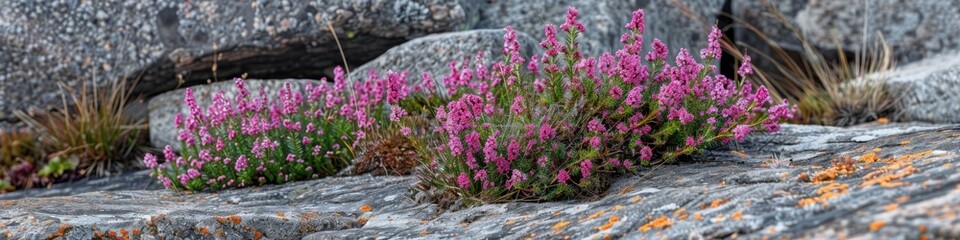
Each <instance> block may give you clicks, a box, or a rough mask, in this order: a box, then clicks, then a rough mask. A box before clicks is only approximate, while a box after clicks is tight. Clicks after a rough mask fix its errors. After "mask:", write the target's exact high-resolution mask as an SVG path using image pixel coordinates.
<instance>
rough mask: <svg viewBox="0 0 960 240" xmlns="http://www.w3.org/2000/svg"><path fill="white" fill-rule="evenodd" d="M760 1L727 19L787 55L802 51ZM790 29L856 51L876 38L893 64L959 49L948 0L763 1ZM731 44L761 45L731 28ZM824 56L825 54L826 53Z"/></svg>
mask: <svg viewBox="0 0 960 240" xmlns="http://www.w3.org/2000/svg"><path fill="white" fill-rule="evenodd" d="M764 2H767V1H760V0H733V2H732V9H731V10H732V14H733V15H734V16H736V17H738V18H741V19H743V20H744V21H746V22H747V23H750V24H752V25H755V26H756V27H757V28H758V29H759V30H761V31H763V32H764V33H765V34H766V35H767V36H768V37H770V38H771V39H772V41H774V42H775V43H777V44H780V45H781V46H782V47H784V48H786V49H788V50H794V51H799V50H801V49H802V48H801V47H800V45H799V42H798V41H797V39H796V38H795V37H794V33H793V32H792V31H791V30H789V29H788V28H786V27H784V26H783V24H781V23H780V21H779V20H777V19H776V18H774V17H772V15H770V14H765V11H767V10H769V9H768V8H767V7H766V6H765V5H764V4H763V3H764ZM769 2H772V3H774V4H775V5H776V8H777V9H778V10H779V11H780V12H781V13H783V15H784V16H785V17H786V19H787V20H788V21H791V22H792V23H794V24H796V26H797V27H798V28H799V31H801V32H802V33H803V34H804V36H805V37H806V38H807V39H808V40H809V41H810V42H811V43H812V44H814V45H815V46H817V47H821V48H825V49H836V47H837V43H839V44H840V45H841V46H842V47H843V49H845V50H848V51H850V50H857V49H859V48H860V47H861V45H862V44H863V43H864V42H863V40H864V35H865V34H866V38H867V39H868V42H867V43H868V44H869V43H872V41H873V40H875V39H877V38H878V37H879V36H880V34H882V35H883V38H884V39H885V40H886V41H887V43H889V44H890V45H891V46H893V49H894V56H895V58H896V59H897V60H898V62H901V63H906V62H912V61H917V60H920V59H922V58H925V57H930V56H933V55H936V54H937V53H942V52H948V51H951V50H957V49H960V40H958V39H957V38H956V37H955V36H957V34H960V24H958V22H960V15H958V14H957V13H958V12H960V6H957V5H956V4H954V3H952V2H949V1H937V0H921V1H857V0H842V1H769ZM737 40H738V41H744V42H745V43H746V44H747V45H748V46H754V47H756V46H760V47H762V44H764V43H763V41H761V40H760V39H757V38H756V36H753V35H752V33H750V31H749V30H747V29H745V28H738V29H737ZM827 52H829V51H827Z"/></svg>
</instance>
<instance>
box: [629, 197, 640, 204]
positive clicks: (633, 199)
mask: <svg viewBox="0 0 960 240" xmlns="http://www.w3.org/2000/svg"><path fill="white" fill-rule="evenodd" d="M640 199H643V197H640V196H636V197H633V198H630V203H637V202H639V201H640Z"/></svg>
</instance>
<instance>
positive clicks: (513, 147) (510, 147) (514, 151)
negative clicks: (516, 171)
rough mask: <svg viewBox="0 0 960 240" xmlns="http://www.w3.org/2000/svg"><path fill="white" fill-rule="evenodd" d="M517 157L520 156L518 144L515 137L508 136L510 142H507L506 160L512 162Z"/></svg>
mask: <svg viewBox="0 0 960 240" xmlns="http://www.w3.org/2000/svg"><path fill="white" fill-rule="evenodd" d="M517 157H520V144H519V143H517V140H516V139H513V138H510V143H508V144H507V162H513V160H516V159H517Z"/></svg>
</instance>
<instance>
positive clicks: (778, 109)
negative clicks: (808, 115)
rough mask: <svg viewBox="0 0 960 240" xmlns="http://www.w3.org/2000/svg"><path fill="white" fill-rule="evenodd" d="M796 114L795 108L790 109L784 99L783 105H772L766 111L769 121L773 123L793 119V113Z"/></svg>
mask: <svg viewBox="0 0 960 240" xmlns="http://www.w3.org/2000/svg"><path fill="white" fill-rule="evenodd" d="M796 112H797V107H796V106H793V108H790V105H789V103H787V100H786V99H784V100H783V103H781V104H777V105H774V106H773V107H770V109H769V110H767V113H768V114H769V120H771V121H774V122H776V121H779V120H781V119H792V118H793V117H794V113H796Z"/></svg>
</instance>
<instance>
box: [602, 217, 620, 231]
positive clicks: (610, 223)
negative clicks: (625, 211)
mask: <svg viewBox="0 0 960 240" xmlns="http://www.w3.org/2000/svg"><path fill="white" fill-rule="evenodd" d="M619 221H620V216H610V220H608V221H607V223H606V224H603V226H600V227H598V228H597V229H599V230H600V231H606V230H607V229H610V228H611V227H613V224H616V223H617V222H619Z"/></svg>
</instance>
